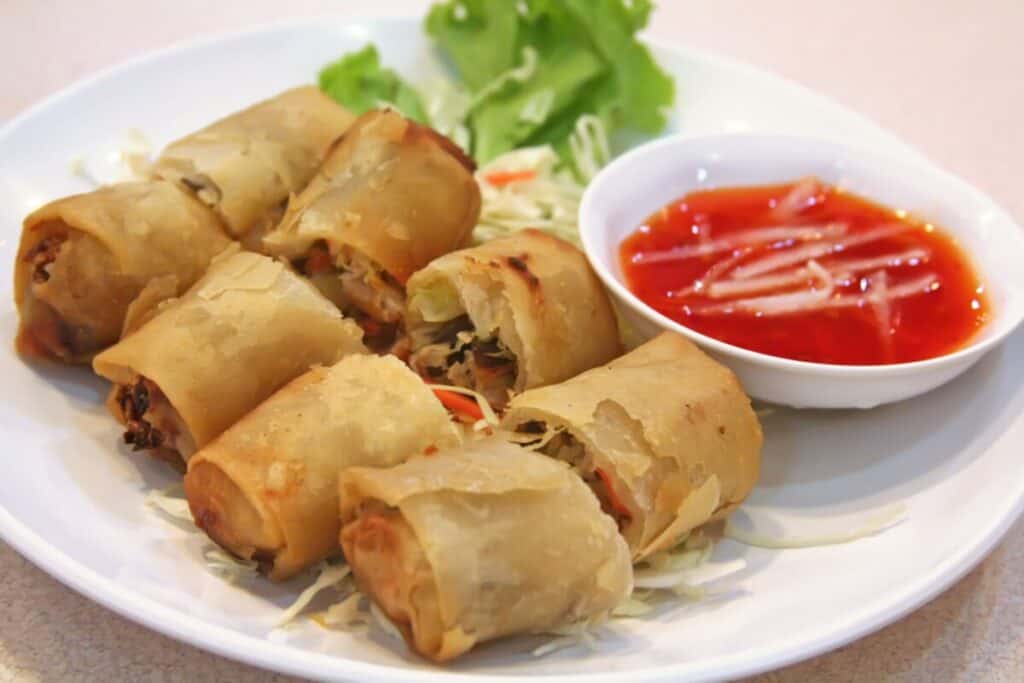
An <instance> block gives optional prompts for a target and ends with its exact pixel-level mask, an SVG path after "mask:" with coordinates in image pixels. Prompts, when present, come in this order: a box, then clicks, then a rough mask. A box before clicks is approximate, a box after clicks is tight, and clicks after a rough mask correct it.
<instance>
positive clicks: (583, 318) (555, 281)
mask: <svg viewBox="0 0 1024 683" xmlns="http://www.w3.org/2000/svg"><path fill="white" fill-rule="evenodd" d="M408 295H409V310H408V314H407V316H406V329H407V330H408V333H409V337H410V339H411V340H412V351H413V353H414V354H415V352H416V351H417V350H418V349H419V348H422V347H424V346H427V345H429V344H430V343H431V341H432V340H431V334H430V329H431V328H432V327H436V326H437V325H438V324H443V323H444V322H445V321H448V320H451V319H453V318H456V317H458V316H461V315H468V317H469V320H470V322H471V323H472V326H473V328H474V329H475V330H476V333H477V335H478V336H480V337H486V336H495V337H496V338H497V339H498V340H499V341H500V342H501V344H502V345H503V346H504V348H505V349H507V350H508V351H509V352H511V354H512V355H513V356H514V357H515V361H516V363H515V366H516V375H515V380H514V383H513V385H512V387H511V390H512V391H513V392H521V391H523V390H524V389H529V388H532V387H539V386H545V385H547V384H553V383H555V382H560V381H562V380H565V379H568V378H569V377H573V376H574V375H577V374H579V373H581V372H583V371H584V370H588V369H590V368H593V367H595V366H597V365H601V364H602V363H607V362H608V361H610V360H611V359H612V358H614V357H615V356H617V355H618V354H619V353H620V352H621V343H620V341H619V332H618V327H617V325H616V320H615V314H614V312H613V310H612V306H611V303H610V302H609V300H608V295H607V293H606V292H605V290H604V287H602V286H601V283H600V281H599V280H598V278H597V276H596V275H595V274H594V272H593V271H592V270H591V268H590V265H589V264H588V263H587V259H586V257H584V255H583V253H582V252H580V251H579V250H578V249H577V248H576V247H574V246H572V245H571V244H569V243H568V242H564V241H562V240H560V239H558V238H556V237H552V236H551V235H548V234H546V233H543V232H541V231H539V230H522V231H520V232H517V233H515V234H513V235H510V236H508V237H505V238H502V239H497V240H494V241H492V242H487V243H485V244H482V245H480V246H476V247H471V248H469V249H463V250H461V251H457V252H454V253H451V254H448V255H447V256H442V257H441V258H439V259H436V260H435V261H433V262H432V263H431V264H430V265H429V266H427V267H426V268H424V269H422V270H420V271H419V272H418V273H416V274H415V275H414V276H413V277H412V278H411V279H410V280H409V283H408ZM478 388H479V387H478ZM499 403H500V402H499Z"/></svg>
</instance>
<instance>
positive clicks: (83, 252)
mask: <svg viewBox="0 0 1024 683" xmlns="http://www.w3.org/2000/svg"><path fill="white" fill-rule="evenodd" d="M228 244H229V240H228V238H227V237H226V236H225V235H224V232H223V230H222V228H221V223H220V220H218V218H217V216H215V215H214V214H213V213H212V212H211V211H210V210H209V209H207V208H206V207H204V206H203V205H202V204H200V203H199V202H197V201H195V200H194V199H192V198H191V197H190V196H188V195H187V194H186V193H184V192H182V191H181V190H179V189H178V188H177V187H175V186H174V185H172V184H171V183H166V182H152V181H151V182H139V183H121V184H118V185H111V186H108V187H103V188H100V189H98V190H95V191H93V192H88V193H85V194H79V195H74V196H71V197H65V198H63V199H58V200H57V201H54V202H50V203H49V204H47V205H46V206H44V207H42V208H40V209H38V210H36V211H34V212H33V213H32V214H30V215H29V216H28V217H27V218H26V219H25V222H24V226H23V228H22V233H21V243H20V245H19V247H18V256H17V261H16V262H15V266H14V301H15V304H16V305H17V307H18V313H19V316H20V319H21V321H20V326H19V329H18V340H17V346H18V350H19V351H20V352H21V353H22V354H24V355H26V356H29V357H37V358H49V359H52V360H60V361H64V362H70V363H87V362H89V360H91V359H92V357H93V355H94V354H96V353H97V352H99V351H101V350H102V349H104V348H106V347H108V346H110V345H111V344H113V343H114V342H116V341H117V340H118V338H119V337H120V335H121V328H122V326H123V324H124V319H125V315H126V314H127V312H128V307H129V305H130V304H131V302H132V301H133V300H134V299H135V298H136V297H137V296H138V295H139V294H140V292H142V290H143V289H144V288H145V287H146V286H147V285H148V284H149V283H150V282H151V281H152V280H153V279H155V278H163V281H164V282H165V283H166V284H167V285H168V286H167V287H165V289H164V291H165V293H169V295H170V296H174V295H176V294H178V293H180V292H182V291H184V290H185V289H187V288H188V287H189V286H190V285H191V284H192V283H193V282H195V281H196V280H197V279H198V278H199V277H200V276H201V275H202V274H203V272H204V271H205V270H206V267H207V266H208V265H209V263H210V261H211V260H212V259H213V257H214V256H216V255H217V254H219V253H220V252H222V251H223V250H224V249H225V248H226V247H227V246H228Z"/></svg>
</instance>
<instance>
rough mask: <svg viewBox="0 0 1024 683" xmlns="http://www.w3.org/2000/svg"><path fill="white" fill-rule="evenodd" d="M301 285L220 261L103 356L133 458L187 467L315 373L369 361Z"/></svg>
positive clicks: (344, 326)
mask: <svg viewBox="0 0 1024 683" xmlns="http://www.w3.org/2000/svg"><path fill="white" fill-rule="evenodd" d="M361 336H362V332H361V330H360V329H359V327H358V326H357V325H356V324H355V323H353V322H352V321H351V320H345V319H344V318H342V316H341V314H340V313H339V312H338V309H337V308H335V307H334V305H333V304H331V302H329V301H327V300H326V299H324V298H323V296H321V295H320V293H319V292H317V291H316V289H314V288H313V287H312V286H311V285H310V284H309V283H308V282H306V281H305V280H304V279H303V278H301V277H300V276H298V275H296V274H295V273H292V272H291V271H290V270H288V268H287V267H286V266H285V265H284V264H282V263H280V262H277V261H273V260H271V259H269V258H267V257H265V256H260V255H258V254H253V253H251V252H241V253H233V254H226V255H224V256H222V257H219V258H217V259H216V260H215V261H214V263H213V264H212V265H211V266H210V269H209V271H208V272H207V273H206V275H204V276H203V277H202V278H201V279H200V280H199V281H198V282H197V283H196V284H195V285H193V286H192V288H191V289H189V291H188V292H186V293H185V294H184V295H183V296H182V297H181V298H180V299H174V300H171V301H168V302H164V303H163V304H161V306H160V308H159V309H158V310H157V312H156V313H155V315H153V316H152V318H151V319H149V320H148V322H145V323H144V324H142V325H141V327H139V329H138V330H136V331H135V332H133V333H131V334H129V335H128V336H127V337H125V338H124V339H122V340H121V341H120V342H118V343H117V344H115V345H114V346H112V347H111V348H109V349H107V350H106V351H104V352H103V353H101V354H99V355H98V356H96V358H95V359H94V361H93V369H94V370H95V371H96V373H97V374H99V375H101V376H103V377H106V378H107V379H109V380H110V381H111V382H113V383H114V387H113V390H112V391H111V394H110V398H109V399H108V402H107V405H108V407H109V408H110V411H111V412H112V413H113V414H114V416H115V417H116V418H117V419H118V420H119V421H120V422H121V423H122V424H124V425H125V433H124V439H125V442H126V443H130V444H132V445H133V446H134V448H135V450H140V449H147V450H151V451H152V452H153V455H155V456H157V457H161V458H164V459H168V460H170V461H171V462H177V463H179V464H180V463H181V461H182V460H184V461H187V460H188V458H189V457H190V456H191V455H192V454H193V453H194V452H195V451H196V449H198V448H202V447H203V446H205V445H206V444H207V443H209V442H210V441H211V440H212V439H213V438H214V437H216V436H217V435H218V434H220V433H221V432H222V431H224V430H225V429H227V428H228V427H229V426H231V425H232V424H234V423H235V422H236V421H237V420H238V419H239V418H241V417H242V416H243V415H245V414H246V413H248V412H249V411H250V410H252V409H253V408H254V407H256V405H258V404H259V403H260V402H261V401H263V399H265V398H267V397H269V396H270V395H271V394H273V393H274V392H275V391H277V390H278V389H280V388H281V387H282V386H284V385H285V384H286V383H288V382H289V381H291V380H293V379H295V378H296V377H298V376H299V375H301V374H302V373H304V372H306V371H307V370H309V368H310V367H311V366H313V365H318V364H330V363H334V362H336V361H337V360H339V359H341V358H342V357H343V356H345V355H347V354H350V353H361V352H365V348H364V347H363V345H362V343H361V341H360V338H361Z"/></svg>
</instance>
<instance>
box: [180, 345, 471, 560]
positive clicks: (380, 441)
mask: <svg viewBox="0 0 1024 683" xmlns="http://www.w3.org/2000/svg"><path fill="white" fill-rule="evenodd" d="M459 441H460V438H459V434H458V432H457V431H456V428H455V425H453V424H452V422H451V420H449V418H448V413H447V411H446V410H445V409H444V408H443V407H442V406H441V404H440V402H439V401H438V400H437V398H436V397H435V396H434V394H433V392H431V391H430V389H429V388H428V387H427V385H425V384H424V383H423V380H421V379H420V378H419V377H417V376H416V375H415V374H413V372H412V371H411V370H409V368H407V367H406V366H405V365H404V364H403V363H402V362H401V361H399V360H398V359H397V358H395V357H394V356H368V355H366V356H364V355H356V356H348V357H346V358H344V359H342V360H341V361H340V362H338V363H337V364H336V365H334V366H333V367H330V368H325V367H319V368H314V369H313V370H310V371H309V372H307V373H306V374H305V375H302V376H301V377H299V378H298V379H296V380H294V381H292V382H291V383H290V384H288V385H286V386H285V387H284V388H283V389H281V390H280V391H278V392H277V393H276V394H274V395H273V396H271V397H270V398H268V399H267V400H266V401H264V402H263V403H262V404H260V405H259V406H258V407H257V408H256V409H255V410H253V411H252V412H251V413H249V414H248V415H246V416H245V417H244V418H242V419H241V420H240V421H239V422H237V423H235V425H233V426H232V427H230V428H229V429H228V430H227V431H226V432H224V433H223V434H221V435H220V436H219V437H218V438H216V439H215V440H214V441H213V442H212V443H210V444H208V445H207V446H206V447H205V448H203V449H202V450H200V451H199V452H198V453H196V454H195V456H193V457H192V458H191V460H189V464H188V474H187V475H186V476H185V491H186V493H187V495H188V501H189V507H190V508H191V509H192V515H193V517H194V518H195V520H196V524H197V525H198V526H199V528H201V529H203V530H204V531H205V532H206V533H207V534H209V535H210V538H212V539H213V540H214V541H216V542H217V543H218V544H220V545H221V546H223V547H224V548H225V549H227V550H228V551H230V552H232V553H233V554H235V555H237V556H238V557H242V558H245V559H256V560H259V561H260V563H261V566H262V568H263V569H264V570H265V571H267V572H268V574H269V575H270V578H271V579H274V580H284V579H287V578H289V577H291V576H293V575H294V574H296V573H297V572H299V571H301V570H302V569H305V568H306V567H309V566H310V565H312V564H314V563H316V562H318V561H320V560H323V559H325V558H327V557H328V556H330V555H334V554H337V553H338V552H339V551H340V547H339V546H338V532H339V530H340V526H339V521H338V475H339V474H340V472H341V471H342V470H344V469H346V468H348V467H352V466H356V465H359V466H366V467H385V466H391V465H397V464H399V463H401V462H404V461H405V460H406V459H407V458H408V457H409V456H411V455H415V454H418V453H424V452H434V451H437V450H438V449H444V448H449V447H453V446H456V445H458V443H459Z"/></svg>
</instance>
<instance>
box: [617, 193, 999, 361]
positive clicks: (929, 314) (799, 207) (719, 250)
mask: <svg viewBox="0 0 1024 683" xmlns="http://www.w3.org/2000/svg"><path fill="white" fill-rule="evenodd" d="M772 228H774V230H766V229H772ZM702 245H703V246H702ZM783 254H789V255H790V256H788V257H787V256H780V255H783ZM804 256H808V257H809V258H806V259H805V258H803V257H804ZM780 258H781V261H780ZM794 259H798V260H795V261H794ZM620 261H621V265H622V269H623V272H624V274H625V277H626V282H627V285H628V287H629V288H630V290H632V291H633V293H634V294H636V295H637V296H638V297H639V298H640V299H641V300H643V301H644V302H646V303H647V304H648V305H650V306H652V307H653V308H654V309H656V310H657V311H659V312H660V313H662V314H664V315H666V316H668V317H669V318H672V319H673V320H675V321H677V322H679V323H681V324H683V325H685V326H687V327H689V328H691V329H693V330H696V331H698V332H700V333H702V334H705V335H707V336H710V337H714V338H715V339H719V340H721V341H724V342H727V343H729V344H734V345H736V346H740V347H743V348H746V349H751V350H753V351H760V352H762V353H766V354H770V355H773V356H781V357H784V358H792V359H796V360H803V361H811V362H817V363H833V364H841V365H884V364H891V363H904V362H910V361H917V360H923V359H926V358H933V357H935V356H941V355H943V354H947V353H950V352H952V351H954V350H956V349H958V348H959V347H961V346H962V345H964V344H965V342H967V341H968V340H970V339H971V337H972V336H973V335H974V334H975V333H976V332H977V331H978V330H979V328H981V327H982V326H983V325H984V324H985V322H986V321H987V319H988V317H989V304H988V301H987V297H986V296H985V288H984V286H983V284H982V282H981V281H980V279H979V277H978V275H977V274H976V273H975V271H974V269H973V268H972V266H971V263H970V260H969V258H968V257H967V256H966V255H965V254H964V253H963V251H961V249H960V248H959V247H958V246H957V244H956V242H955V241H954V240H953V239H952V238H950V237H949V236H947V235H946V234H944V233H943V231H942V230H941V229H940V228H938V227H937V226H934V225H931V224H928V223H925V222H922V221H919V220H917V219H915V218H913V217H911V216H909V215H907V214H906V213H905V212H903V211H899V210H894V209H890V208H887V207H884V206H880V205H878V204H875V203H873V202H871V201H869V200H867V199H865V198H863V197H859V196H857V195H855V194H852V193H849V192H845V191H843V190H842V189H839V188H836V187H830V186H828V185H825V184H823V183H820V182H819V181H817V180H815V179H813V178H807V179H804V180H801V181H799V182H796V183H789V184H784V185H773V186H760V187H737V188H726V189H717V190H707V191H700V192H694V193H692V194H688V195H686V196H685V197H683V198H682V199H680V200H677V201H675V202H673V203H671V204H669V205H668V206H666V207H664V208H663V209H662V210H661V211H659V212H657V213H655V214H654V215H652V216H651V217H650V218H649V219H648V220H647V221H646V222H645V223H644V224H643V225H642V226H640V227H639V228H637V229H636V230H635V231H634V232H633V233H632V234H631V235H629V236H628V237H627V238H626V239H625V240H624V241H623V242H622V244H621V245H620ZM786 261H790V262H789V263H786ZM780 263H781V265H779V264H780ZM773 264H774V265H777V266H778V267H773ZM858 268H859V269H858ZM851 269H852V272H851ZM751 288H753V290H755V291H750V290H751ZM745 289H746V290H747V291H744V290H745Z"/></svg>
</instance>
